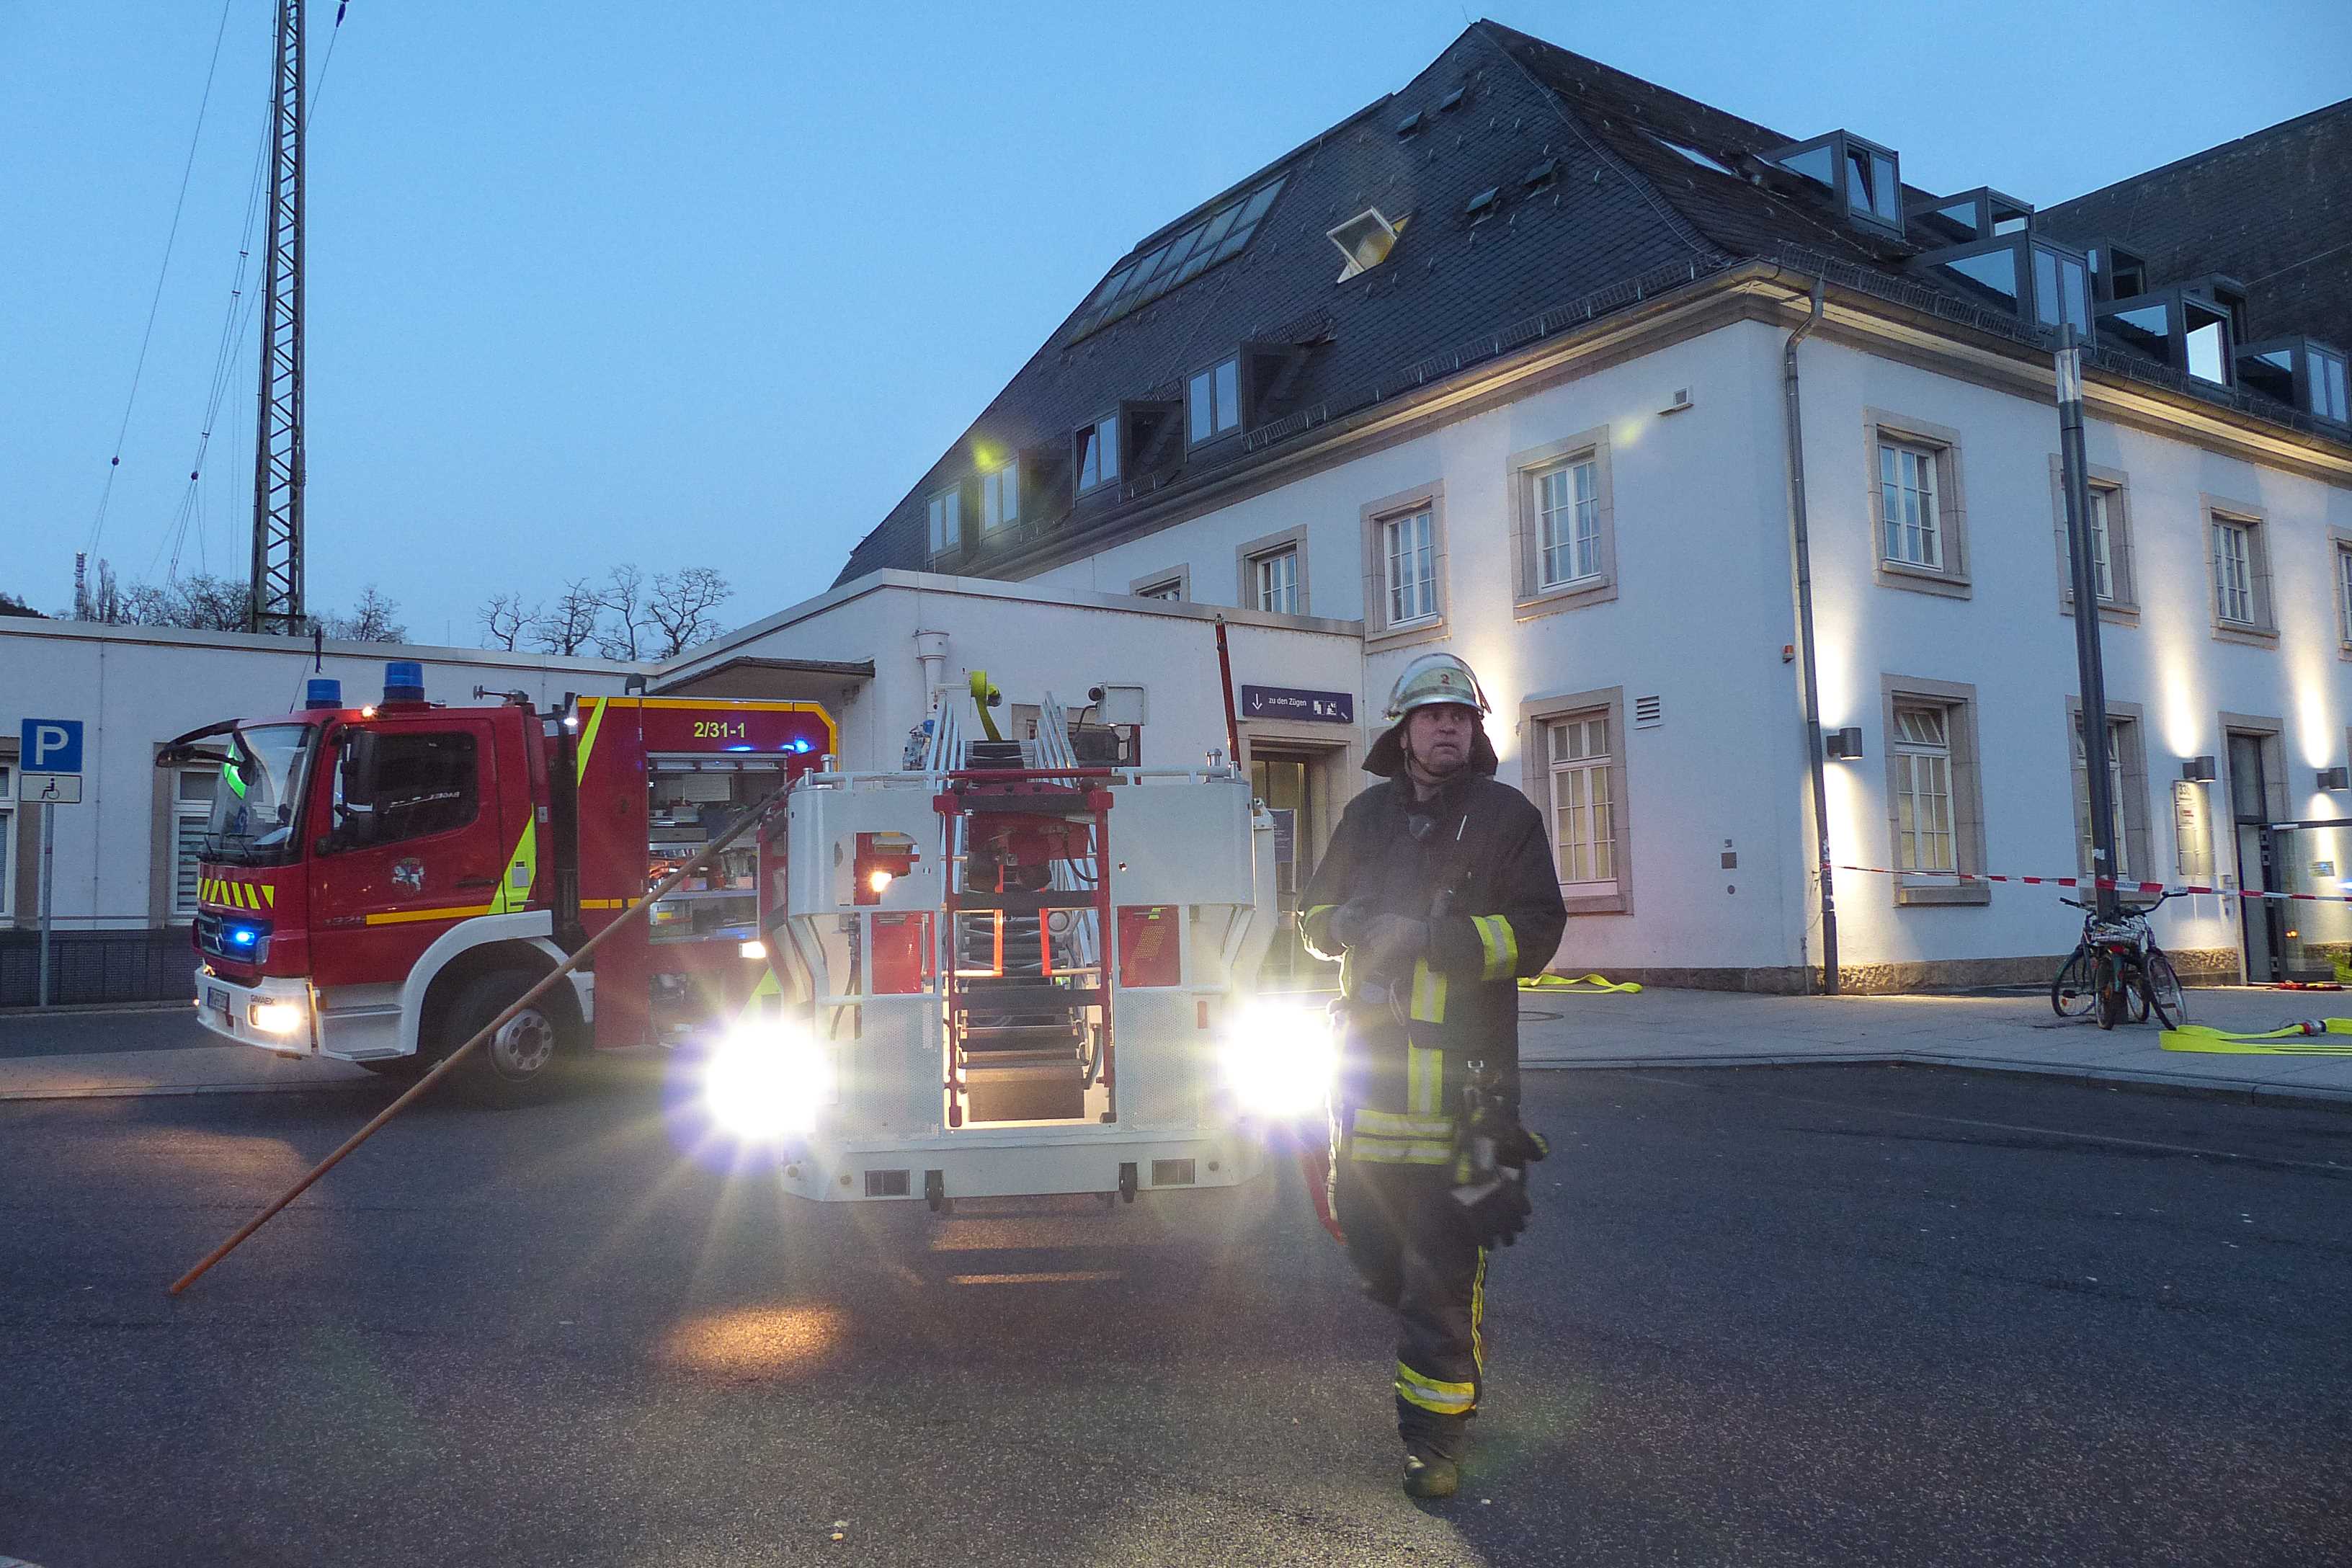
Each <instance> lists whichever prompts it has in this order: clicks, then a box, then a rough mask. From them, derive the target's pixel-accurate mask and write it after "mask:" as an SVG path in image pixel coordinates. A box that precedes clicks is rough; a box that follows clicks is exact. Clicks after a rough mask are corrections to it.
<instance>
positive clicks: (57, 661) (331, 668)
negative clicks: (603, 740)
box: [0, 618, 635, 931]
mask: <svg viewBox="0 0 2352 1568" xmlns="http://www.w3.org/2000/svg"><path fill="white" fill-rule="evenodd" d="M394 658H413V659H416V660H418V661H420V662H421V663H422V664H423V665H424V666H425V695H426V696H427V697H428V698H430V699H431V700H434V701H437V702H446V703H449V704H451V705H453V706H470V705H472V704H474V702H475V698H474V696H473V689H474V688H475V687H476V686H478V685H479V686H484V687H488V688H489V689H492V690H494V691H501V692H502V691H507V690H520V691H527V692H529V693H530V697H531V700H532V701H533V702H534V703H536V704H538V705H540V706H542V707H545V706H550V705H552V704H553V703H555V702H557V701H559V700H561V699H562V695H563V694H564V693H565V692H567V691H578V692H592V693H593V692H616V691H618V690H620V689H621V683H622V681H623V679H624V678H625V676H626V675H627V673H628V672H629V671H630V669H632V668H635V667H632V666H625V665H618V664H611V663H607V662H605V661H603V660H596V659H564V658H552V657H541V656H536V655H531V654H507V653H496V654H493V653H487V652H478V651H476V650H473V649H467V648H436V647H401V646H396V645H391V644H375V645H361V644H350V643H330V644H328V645H327V650H326V660H325V668H324V673H325V674H327V675H331V676H333V677H335V678H337V679H340V680H341V682H342V683H343V699H344V700H345V701H346V702H349V703H352V705H354V706H356V705H358V704H360V703H362V702H366V701H370V700H373V698H374V697H375V696H376V695H378V694H380V693H381V691H382V690H383V666H384V661H385V660H387V659H394ZM310 674H311V666H310V647H309V646H308V645H307V644H305V643H298V642H289V641H287V640H285V639H282V638H277V637H243V636H238V635H235V634H226V633H177V632H169V631H159V630H154V629H151V628H147V627H136V626H79V625H74V624H71V623H55V622H39V621H33V622H26V623H24V624H18V623H17V622H16V621H15V620H14V619H13V618H12V619H10V620H6V621H0V737H5V738H6V739H7V740H8V741H10V742H14V741H15V740H16V736H17V732H18V726H19V724H20V722H21V721H23V720H26V719H58V718H63V719H79V720H81V721H83V724H84V731H83V755H82V767H83V775H82V804H80V805H65V806H58V807H57V808H56V810H57V814H58V816H57V824H58V826H57V859H56V878H57V880H56V889H55V895H56V907H55V913H56V921H57V924H58V928H59V929H61V930H68V931H87V930H98V929H130V928H137V927H143V926H146V925H148V924H149V923H150V921H149V912H148V911H149V902H148V900H149V886H148V878H149V872H150V867H151V863H152V857H153V853H154V827H153V821H154V817H153V813H154V803H155V792H156V788H157V779H158V775H157V773H156V769H155V766H154V756H155V748H156V745H157V743H158V742H163V741H168V740H170V739H171V738H172V737H173V736H174V735H179V734H184V733H185V732H186V731H190V730H193V729H195V728H197V727H198V726H200V725H203V724H206V723H210V722H212V721H215V720H219V719H231V718H238V717H248V716H257V715H264V714H271V713H282V712H286V711H288V710H290V709H293V708H296V707H299V705H300V702H301V698H302V693H303V689H304V683H305V682H306V681H307V680H308V679H310ZM490 700H493V701H495V700H496V699H490ZM34 815H35V814H33V813H29V812H28V813H25V814H24V816H25V819H26V821H27V822H29V821H30V820H31V818H32V817H33V816H34ZM17 838H18V844H19V847H20V850H21V852H22V853H23V854H24V855H25V856H26V857H28V858H29V857H30V856H32V855H33V854H34V853H35V852H36V848H37V842H38V840H37V835H36V834H34V833H31V832H22V833H19V834H18V835H17ZM35 914H36V910H35V909H34V907H33V905H32V902H31V900H26V901H25V903H24V905H23V907H20V908H18V909H17V910H16V911H15V915H16V921H17V922H18V923H20V924H22V923H26V922H28V921H31V920H32V919H33V918H34V916H35Z"/></svg>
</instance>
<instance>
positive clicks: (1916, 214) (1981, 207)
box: [1909, 185, 2033, 245]
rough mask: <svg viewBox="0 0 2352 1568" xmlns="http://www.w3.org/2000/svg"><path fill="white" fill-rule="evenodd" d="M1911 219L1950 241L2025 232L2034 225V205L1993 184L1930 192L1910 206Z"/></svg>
mask: <svg viewBox="0 0 2352 1568" xmlns="http://www.w3.org/2000/svg"><path fill="white" fill-rule="evenodd" d="M1909 216H1910V219H1911V221H1912V223H1914V224H1915V225H1916V226H1919V227H1920V228H1923V229H1925V230H1927V233H1928V234H1930V235H1933V236H1934V237H1936V238H1937V239H1939V240H1942V241H1944V242H1945V243H1947V244H1951V245H1966V244H1968V243H1969V242H1970V241H1971V240H1979V239H1995V238H1998V237H2001V236H2003V235H2011V234H2022V233H2023V232H2025V230H2026V229H2027V228H2029V227H2031V226H2032V222H2033V207H2032V205H2031V204H2030V203H2026V202H2021V201H2019V200H2018V199H2017V198H2016V197H2015V196H2005V195H2001V194H2000V192H1999V191H1996V190H1994V189H1993V188H1992V187H1991V186H1990V185H1979V186H1978V187H1977V188H1976V189H1975V190H1973V191H1962V192H1961V193H1960V194H1959V195H1954V196H1943V197H1940V198H1939V197H1935V196H1929V197H1927V199H1926V200H1924V201H1917V202H1913V203H1911V204H1910V206H1909Z"/></svg>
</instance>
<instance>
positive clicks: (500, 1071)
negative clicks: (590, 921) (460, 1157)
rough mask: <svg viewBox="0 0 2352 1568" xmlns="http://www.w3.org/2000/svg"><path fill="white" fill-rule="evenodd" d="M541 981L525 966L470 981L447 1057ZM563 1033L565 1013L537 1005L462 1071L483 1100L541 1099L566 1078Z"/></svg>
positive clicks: (446, 1036) (456, 1009) (456, 1008)
mask: <svg viewBox="0 0 2352 1568" xmlns="http://www.w3.org/2000/svg"><path fill="white" fill-rule="evenodd" d="M538 979H539V977H538V976H537V975H535V974H530V973H523V972H521V971H520V970H510V969H502V970H494V971H492V972H491V973H488V974H480V975H477V976H475V977H474V978H473V979H472V980H470V981H468V982H467V984H466V988H465V989H464V990H462V991H460V992H458V993H457V1002H456V1004H455V1005H452V1006H451V1007H450V1009H449V1012H448V1022H447V1025H446V1027H445V1029H444V1030H443V1036H442V1040H441V1045H440V1048H439V1052H438V1055H440V1056H446V1055H448V1054H449V1053H450V1052H452V1051H455V1050H456V1049H457V1047H460V1046H462V1045H464V1044H465V1043H466V1042H467V1040H470V1039H472V1038H473V1037H474V1036H475V1035H476V1034H477V1033H478V1032H479V1031H480V1029H481V1027H482V1026H483V1025H485V1024H488V1022H490V1020H492V1019H493V1018H496V1017H497V1016H499V1014H500V1013H503V1012H505V1011H506V1009H507V1005H508V1004H509V1003H511V1002H512V1001H514V999H515V998H516V997H518V996H520V995H521V994H523V993H524V992H526V991H528V990H530V988H531V986H532V985H533V984H537V982H538ZM541 1000H542V1001H544V1000H545V999H544V998H542V999H541ZM563 1036H564V1020H563V1018H562V1016H561V1015H560V1014H558V1013H557V1012H556V1011H555V1010H554V1009H553V1008H551V1007H545V1006H542V1005H538V1004H534V1005H531V1006H530V1007H528V1008H525V1009H524V1010H523V1011H522V1012H520V1013H519V1014H517V1015H516V1016H514V1017H512V1018H510V1019H509V1020H508V1021H507V1023H506V1024H505V1026H503V1027H501V1028H500V1029H499V1032H498V1033H497V1034H495V1035H493V1036H491V1037H489V1038H488V1039H487V1040H484V1041H483V1042H482V1043H481V1044H480V1045H479V1046H478V1047H475V1049H474V1052H473V1054H472V1055H471V1056H469V1057H467V1058H466V1061H465V1063H464V1065H463V1067H462V1068H460V1069H459V1070H460V1072H461V1074H462V1075H463V1076H464V1078H465V1079H467V1087H468V1088H469V1089H471V1090H472V1091H473V1093H474V1094H475V1096H476V1097H477V1098H479V1099H482V1100H490V1101H493V1102H497V1103H507V1104H519V1103H521V1102H524V1101H527V1100H535V1099H538V1098H539V1097H540V1096H541V1095H543V1094H545V1093H546V1092H547V1091H548V1089H551V1087H552V1086H553V1085H554V1083H555V1082H556V1080H557V1079H559V1078H561V1077H562V1068H563V1057H564V1054H565V1053H564V1050H563V1046H564V1038H563Z"/></svg>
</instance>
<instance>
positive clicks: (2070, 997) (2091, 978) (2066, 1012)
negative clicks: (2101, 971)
mask: <svg viewBox="0 0 2352 1568" xmlns="http://www.w3.org/2000/svg"><path fill="white" fill-rule="evenodd" d="M2097 978H2098V976H2097V973H2096V971H2095V969H2094V967H2093V965H2092V962H2091V950H2090V949H2089V948H2087V947H2077V948H2075V949H2074V952H2073V953H2071V954H2070V955H2068V957H2067V959H2066V962H2065V963H2062V964H2060V965H2059V966H2058V973H2057V974H2056V975H2055V976H2053V978H2052V980H2051V982H2050V1010H2051V1011H2052V1012H2053V1013H2055V1014H2057V1015H2058V1016H2060V1017H2062V1018H2079V1017H2081V1016H2084V1014H2086V1013H2088V1012H2089V1011H2090V1010H2091V1005H2092V1004H2093V1003H2094V1002H2095V1001H2097V1000H2098V988H2097V985H2096V981H2097Z"/></svg>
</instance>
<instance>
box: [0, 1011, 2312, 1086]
mask: <svg viewBox="0 0 2352 1568" xmlns="http://www.w3.org/2000/svg"><path fill="white" fill-rule="evenodd" d="M1521 1016H1522V1019H1523V1022H1522V1024H1521V1026H1520V1038H1521V1047H1520V1048H1521V1056H1522V1059H1523V1060H1524V1061H1525V1063H1526V1064H1527V1065H1528V1066H1529V1067H1541V1068H1678V1067H1761V1066H1774V1067H1788V1066H1805V1065H1814V1064H1830V1063H1838V1062H1898V1063H1908V1064H1912V1065H1916V1066H1931V1067H1948V1068H1972V1069H1975V1070H1978V1071H1990V1072H2009V1073H2046V1074H2051V1075H2053V1076H2056V1077H2060V1078H2066V1079H2074V1080H2076V1081H2078V1082H2098V1083H2134V1084H2141V1085H2147V1086H2153V1087H2163V1088H2171V1089H2182V1090H2187V1091H2189V1092H2197V1093H2217V1094H2227V1095H2233V1096H2239V1097H2242V1098H2245V1099H2249V1100H2293V1101H2297V1102H2301V1103H2305V1104H2310V1103H2332V1104H2336V1105H2340V1106H2342V1107H2344V1108H2345V1109H2347V1110H2352V1057H2336V1058H2328V1057H2320V1058H2313V1057H2261V1056H2245V1057H2240V1056H2203V1055H2197V1054H2193V1053H2189V1052H2182V1051H2168V1050H2165V1049H2163V1048H2162V1047H2160V1046H2159V1045H2158V1040H2157V1031H2156V1029H2155V1028H2154V1027H2153V1026H2148V1025H2126V1026H2123V1027H2121V1028H2118V1029H2116V1030H2114V1031H2112V1032H2107V1033H2102V1032H2101V1031H2100V1030H2099V1028H2098V1027H2097V1026H2095V1025H2093V1024H2090V1023H2087V1022H2072V1023H2068V1022H2061V1021H2060V1020H2059V1019H2057V1018H2056V1017H2054V1016H2052V1014H2051V1011H2050V1004H2049V1002H2048V1001H2047V1000H2046V999H2045V998H2043V997H2042V996H2039V995H2031V996H2026V995H2020V996H1756V995H1748V994H1742V993H1738V992H1728V991H1669V990H1662V989H1652V990H1647V991H1643V992H1641V993H1639V994H1634V995H1630V996H1629V995H1615V994H1580V993H1574V992H1568V993H1562V992H1557V991H1550V992H1530V993H1528V994H1525V995H1524V996H1523V997H1522V998H1521ZM2346 1016H2352V992H2302V993H2296V992H2285V991H2257V990H2252V989H2247V988H2242V987H2229V988H2221V989H2212V990H2205V989H2200V990H2195V991H2191V992H2189V1018H2190V1021H2191V1022H2194V1023H2200V1024H2214V1025H2219V1026H2222V1027H2224V1028H2232V1029H2245V1030H2256V1029H2267V1028H2273V1027H2275V1026H2278V1025H2280V1024H2284V1023H2287V1022H2289V1021H2291V1020H2293V1019H2296V1018H2314V1017H2346ZM36 1036H38V1038H37V1039H36V1038H35V1037H36ZM12 1037H15V1038H14V1039H13V1040H12ZM2339 1038H2340V1037H2339ZM212 1039H213V1037H211V1036H209V1035H206V1034H205V1033H204V1031H203V1030H202V1028H201V1027H200V1026H198V1025H197V1024H196V1022H195V1020H194V1018H193V1017H190V1016H187V1015H186V1014H185V1013H184V1012H183V1013H181V1014H179V1015H178V1016H175V1017H172V1018H168V1019H167V1018H157V1017H154V1016H144V1017H135V1018H134V1017H132V1016H122V1017H121V1018H120V1020H119V1021H118V1022H115V1023H112V1024H109V1023H108V1022H106V1021H105V1020H102V1019H100V1018H98V1017H95V1016H91V1015H87V1014H85V1015H81V1016H78V1017H75V1018H72V1019H70V1020H68V1019H64V1018H58V1019H55V1020H50V1021H47V1025H46V1026H43V1025H40V1024H36V1023H34V1022H33V1021H31V1020H29V1019H27V1018H26V1017H24V1016H16V1017H12V1018H8V1019H5V1020H0V1100H60V1099H80V1098H88V1097H105V1096H115V1095H144V1094H234V1093H244V1092H252V1091H259V1090H270V1089H349V1088H353V1087H357V1086H360V1085H365V1084H371V1083H379V1082H381V1080H380V1079H376V1078H374V1077H373V1076H372V1075H371V1074H369V1073H367V1072H365V1071H363V1070H362V1069H361V1068H356V1067H352V1066H351V1065H349V1064H348V1063H343V1062H333V1061H325V1060H287V1059H284V1058H278V1057H276V1056H272V1055H271V1054H270V1053H268V1051H263V1050H258V1049H256V1048H254V1047H249V1046H233V1045H215V1044H213V1043H211V1041H212ZM12 1044H13V1045H14V1046H15V1047H16V1048H15V1049H13V1050H12V1049H11V1046H12ZM134 1046H135V1047H138V1048H106V1047H134Z"/></svg>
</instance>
